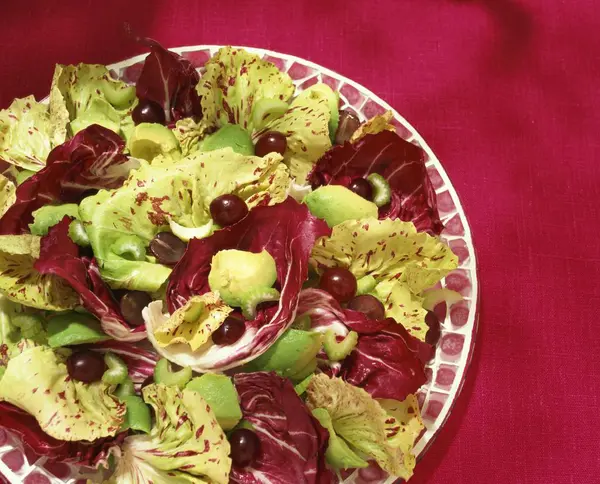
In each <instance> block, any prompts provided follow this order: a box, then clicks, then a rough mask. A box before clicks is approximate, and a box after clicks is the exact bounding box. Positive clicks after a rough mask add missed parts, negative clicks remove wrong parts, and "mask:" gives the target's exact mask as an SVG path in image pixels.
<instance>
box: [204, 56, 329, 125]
mask: <svg viewBox="0 0 600 484" xmlns="http://www.w3.org/2000/svg"><path fill="white" fill-rule="evenodd" d="M205 68H206V72H205V73H204V75H203V76H202V79H200V82H199V83H198V86H197V91H198V94H199V95H200V96H201V98H202V100H201V104H202V113H203V116H204V119H205V120H206V121H207V122H208V123H211V124H214V125H216V126H217V127H220V126H222V125H224V124H226V123H231V124H239V125H240V126H242V127H243V128H244V129H247V130H248V131H250V132H251V131H252V130H253V123H252V110H253V108H254V106H255V105H256V103H258V102H259V101H260V100H262V99H273V100H277V101H284V102H287V101H289V100H290V98H291V97H292V95H293V94H294V85H293V84H292V79H291V78H290V76H289V75H287V74H286V73H284V72H281V71H280V70H279V69H277V67H275V66H274V65H273V64H271V63H270V62H268V61H265V60H262V59H261V58H260V57H258V56H257V55H256V54H251V53H250V52H247V51H245V50H244V49H237V48H234V47H223V48H221V49H220V50H219V51H218V52H217V53H216V54H215V55H214V56H213V57H212V58H211V59H210V60H209V61H208V62H207V63H206V66H205ZM326 124H327V123H326Z"/></svg>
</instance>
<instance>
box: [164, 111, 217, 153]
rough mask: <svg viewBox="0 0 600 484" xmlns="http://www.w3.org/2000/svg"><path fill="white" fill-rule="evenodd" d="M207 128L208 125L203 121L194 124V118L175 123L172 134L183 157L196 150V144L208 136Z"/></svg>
mask: <svg viewBox="0 0 600 484" xmlns="http://www.w3.org/2000/svg"><path fill="white" fill-rule="evenodd" d="M209 128H210V126H209V124H208V123H207V122H206V121H205V120H204V119H201V120H200V121H198V122H196V121H194V118H185V119H180V120H179V121H177V123H175V128H173V133H174V134H175V137H176V138H177V141H179V146H180V147H181V153H182V155H183V156H184V157H185V156H187V155H189V154H191V153H194V152H195V151H197V150H198V142H199V141H200V140H202V139H203V138H204V137H205V136H206V135H207V134H208V132H209Z"/></svg>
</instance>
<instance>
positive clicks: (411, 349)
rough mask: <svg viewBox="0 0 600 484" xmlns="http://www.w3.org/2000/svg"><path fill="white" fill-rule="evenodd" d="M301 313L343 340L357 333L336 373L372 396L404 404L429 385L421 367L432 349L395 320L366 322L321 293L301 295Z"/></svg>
mask: <svg viewBox="0 0 600 484" xmlns="http://www.w3.org/2000/svg"><path fill="white" fill-rule="evenodd" d="M302 315H308V316H310V318H311V325H312V326H313V327H314V328H321V330H322V329H323V328H324V327H327V328H331V329H333V330H334V331H335V332H336V334H340V335H342V336H345V334H346V332H347V330H348V329H349V330H352V331H356V332H357V333H358V335H359V336H358V344H357V345H356V348H355V349H354V351H353V352H352V353H350V355H348V356H347V357H346V358H345V359H344V360H343V361H342V364H341V368H340V369H339V370H338V369H336V371H335V374H336V375H337V376H339V377H341V378H343V379H344V380H346V381H347V382H348V383H351V384H352V385H356V386H358V387H361V388H363V389H365V390H366V391H367V392H369V393H370V394H371V396H372V397H373V398H391V399H395V400H400V401H402V400H404V399H405V398H406V396H407V395H408V394H410V393H414V392H415V391H416V390H418V389H419V387H421V385H423V384H424V383H425V382H426V381H427V378H426V376H425V368H424V364H425V363H426V362H428V361H429V360H431V358H432V357H433V355H434V350H433V348H432V347H431V346H430V345H428V344H427V343H424V342H422V341H420V340H418V339H417V338H415V337H413V336H411V335H410V334H409V333H408V332H407V331H406V329H404V326H402V325H401V324H399V323H397V322H396V321H395V320H394V319H392V318H387V319H383V320H380V321H373V320H369V319H368V318H367V317H366V315H365V314H363V313H360V312H358V311H351V310H348V309H343V308H342V307H341V306H340V304H339V303H338V302H337V301H336V300H335V299H334V298H333V297H331V296H330V295H329V294H327V293H326V292H324V291H321V290H320V289H306V290H304V291H302V292H301V293H300V304H299V305H298V316H302Z"/></svg>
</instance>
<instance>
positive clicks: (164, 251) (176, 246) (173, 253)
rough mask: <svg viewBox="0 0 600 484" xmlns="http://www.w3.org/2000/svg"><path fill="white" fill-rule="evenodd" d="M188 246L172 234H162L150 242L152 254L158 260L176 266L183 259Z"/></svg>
mask: <svg viewBox="0 0 600 484" xmlns="http://www.w3.org/2000/svg"><path fill="white" fill-rule="evenodd" d="M185 249H187V244H186V243H185V242H184V241H183V240H181V239H179V238H177V237H176V236H175V235H173V234H172V233H170V232H160V233H158V234H156V236H155V237H154V238H153V239H152V240H151V241H150V252H151V253H152V255H153V256H154V257H156V260H157V261H158V262H159V263H161V264H164V265H167V266H174V265H175V264H177V263H178V262H179V259H181V258H182V257H183V254H184V253H185Z"/></svg>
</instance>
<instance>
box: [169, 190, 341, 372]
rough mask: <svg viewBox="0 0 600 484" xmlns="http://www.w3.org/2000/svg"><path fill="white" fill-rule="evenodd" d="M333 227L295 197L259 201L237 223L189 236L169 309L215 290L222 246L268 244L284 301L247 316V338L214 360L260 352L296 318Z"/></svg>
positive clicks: (224, 362)
mask: <svg viewBox="0 0 600 484" xmlns="http://www.w3.org/2000/svg"><path fill="white" fill-rule="evenodd" d="M329 233H330V230H329V228H328V227H327V225H326V224H325V222H323V221H322V220H319V219H317V218H316V217H314V216H313V215H311V213H310V212H309V211H308V208H307V207H306V205H302V204H300V203H298V202H296V201H295V200H294V199H293V198H288V199H287V200H286V201H285V202H283V203H280V204H277V205H273V206H270V207H256V208H254V209H253V210H252V211H251V212H250V213H249V214H248V215H247V216H246V217H245V218H244V219H242V220H241V221H240V222H238V223H237V224H235V225H232V226H230V227H227V228H224V229H222V230H219V231H217V232H215V233H214V234H213V235H211V236H210V237H207V238H205V239H192V240H191V241H190V243H189V244H188V248H187V251H186V253H185V255H184V256H183V258H182V259H181V260H180V261H179V263H178V264H177V266H176V267H175V269H174V270H173V272H172V274H171V276H170V278H169V285H168V286H167V303H168V305H169V311H170V312H171V313H173V312H174V311H175V310H176V309H178V308H180V307H181V306H183V305H184V304H185V302H186V301H187V300H188V299H190V298H191V297H192V296H194V295H197V294H198V295H200V294H204V293H206V292H208V291H210V287H209V284H208V274H209V272H210V267H211V260H212V257H213V256H214V255H215V254H216V253H217V252H219V251H220V250H224V249H240V250H246V251H249V252H261V251H262V250H266V251H267V252H269V254H270V255H271V256H272V257H273V259H275V264H276V268H277V283H278V285H279V286H280V287H281V291H280V292H281V297H280V299H279V303H278V304H277V305H273V306H271V307H268V308H266V309H259V311H258V315H257V317H256V319H254V320H253V321H247V322H246V333H245V336H244V338H242V339H240V340H239V341H238V342H237V343H234V345H232V346H229V347H224V348H223V349H222V350H216V349H215V351H214V352H213V358H212V361H213V362H214V365H215V366H214V368H215V369H217V368H218V369H225V368H226V367H232V366H236V363H239V362H241V361H249V360H250V359H252V358H256V357H257V356H259V355H261V354H262V353H264V352H265V351H266V350H267V349H268V347H269V346H270V345H271V344H272V343H273V342H274V341H275V340H276V339H277V338H278V337H279V336H280V335H281V334H282V333H283V332H284V331H285V330H286V329H287V328H288V327H289V325H290V324H291V323H292V320H293V318H294V314H295V312H296V307H297V305H298V296H299V294H300V289H301V288H302V284H303V283H304V281H305V280H306V278H307V276H308V258H309V257H310V253H311V251H312V248H313V246H314V244H315V241H316V240H317V239H318V238H319V237H321V236H324V235H327V234H329ZM250 332H251V333H250ZM250 334H251V335H252V337H251V338H250V337H249V336H250Z"/></svg>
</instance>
